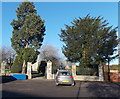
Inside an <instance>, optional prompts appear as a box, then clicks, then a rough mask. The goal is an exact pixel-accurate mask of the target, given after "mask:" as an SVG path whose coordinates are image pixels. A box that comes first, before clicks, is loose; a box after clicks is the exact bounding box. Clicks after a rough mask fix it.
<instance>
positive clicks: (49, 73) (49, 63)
mask: <svg viewBox="0 0 120 99" xmlns="http://www.w3.org/2000/svg"><path fill="white" fill-rule="evenodd" d="M51 75H52V62H51V61H50V60H49V61H48V62H47V79H52V77H51Z"/></svg>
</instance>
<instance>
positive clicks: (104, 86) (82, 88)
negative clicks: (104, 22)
mask: <svg viewBox="0 0 120 99" xmlns="http://www.w3.org/2000/svg"><path fill="white" fill-rule="evenodd" d="M1 84H2V90H1V91H2V98H3V99H6V98H11V99H13V98H15V99H16V98H20V99H22V98H25V99H26V98H28V99H30V98H33V99H34V98H43V97H46V98H50V97H52V98H64V97H65V98H75V99H78V98H81V97H89V98H90V97H95V98H96V99H98V98H100V97H101V98H104V97H106V98H117V99H119V98H120V84H116V83H110V82H81V81H76V85H75V86H66V85H60V86H56V85H55V82H54V80H47V79H32V80H15V81H9V82H3V83H1Z"/></svg>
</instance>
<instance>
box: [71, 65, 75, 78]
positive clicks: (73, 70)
mask: <svg viewBox="0 0 120 99" xmlns="http://www.w3.org/2000/svg"><path fill="white" fill-rule="evenodd" d="M72 75H73V78H74V79H76V65H75V64H72Z"/></svg>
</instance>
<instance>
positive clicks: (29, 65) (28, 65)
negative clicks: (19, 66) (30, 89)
mask: <svg viewBox="0 0 120 99" xmlns="http://www.w3.org/2000/svg"><path fill="white" fill-rule="evenodd" d="M27 75H28V79H32V64H31V63H30V62H28V63H27Z"/></svg>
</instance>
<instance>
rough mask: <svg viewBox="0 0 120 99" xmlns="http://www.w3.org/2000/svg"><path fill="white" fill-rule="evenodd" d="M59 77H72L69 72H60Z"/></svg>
mask: <svg viewBox="0 0 120 99" xmlns="http://www.w3.org/2000/svg"><path fill="white" fill-rule="evenodd" d="M58 75H59V76H71V74H70V73H69V72H59V73H58Z"/></svg>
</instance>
